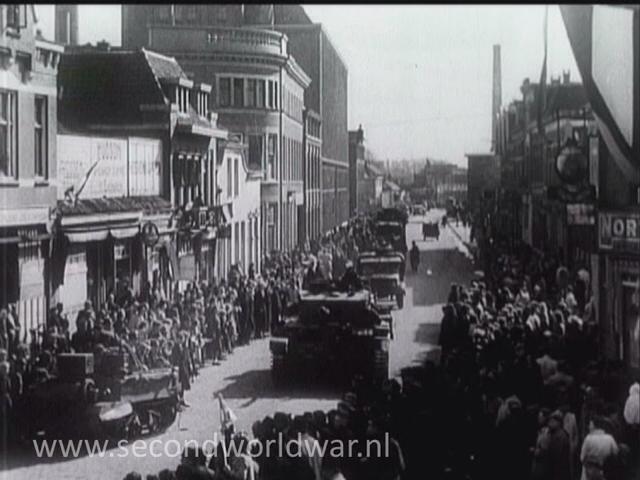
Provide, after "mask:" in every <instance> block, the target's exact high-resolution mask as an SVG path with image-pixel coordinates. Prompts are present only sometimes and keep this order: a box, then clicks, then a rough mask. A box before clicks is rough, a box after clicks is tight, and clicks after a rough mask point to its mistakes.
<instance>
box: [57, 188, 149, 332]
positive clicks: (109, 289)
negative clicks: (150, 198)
mask: <svg viewBox="0 0 640 480" xmlns="http://www.w3.org/2000/svg"><path fill="white" fill-rule="evenodd" d="M103 201H106V200H103ZM76 209H77V207H76ZM68 210H70V209H67V212H66V213H67V214H66V215H64V214H63V216H62V218H61V220H60V227H59V229H58V230H59V231H58V232H57V233H56V237H55V239H54V246H53V248H52V255H51V261H52V269H53V270H52V271H55V272H56V274H55V275H54V276H53V277H52V292H53V293H54V294H55V296H56V297H57V301H60V302H62V303H63V305H64V310H65V312H66V313H67V314H68V315H69V318H70V319H71V320H73V319H75V316H76V314H77V312H78V311H79V310H81V309H82V308H83V305H84V302H85V301H86V300H91V302H92V303H93V306H94V308H95V309H98V308H100V306H101V305H103V304H104V303H105V302H106V300H107V298H108V296H109V294H110V293H113V294H114V295H116V298H122V297H123V296H124V295H126V294H127V290H128V289H132V290H133V291H134V292H135V293H137V292H139V291H140V288H141V287H142V275H141V273H142V268H143V262H142V254H143V252H142V240H141V237H140V235H139V232H140V226H139V225H140V218H141V212H139V211H137V212H135V211H134V212H118V213H106V212H103V213H100V214H93V215H70V214H69V213H70V212H69V211H68ZM70 327H71V329H72V330H74V329H75V322H73V321H71V325H70Z"/></svg>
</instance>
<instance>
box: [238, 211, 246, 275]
mask: <svg viewBox="0 0 640 480" xmlns="http://www.w3.org/2000/svg"><path fill="white" fill-rule="evenodd" d="M246 235H247V227H246V225H245V222H242V223H241V224H240V263H242V268H243V269H244V268H247V265H246V263H247V258H246V255H247V251H246V243H247V242H246Z"/></svg>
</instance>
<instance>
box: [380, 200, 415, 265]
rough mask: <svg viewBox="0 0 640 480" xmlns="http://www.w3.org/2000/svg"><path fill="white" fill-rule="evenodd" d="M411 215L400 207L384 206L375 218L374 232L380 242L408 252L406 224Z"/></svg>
mask: <svg viewBox="0 0 640 480" xmlns="http://www.w3.org/2000/svg"><path fill="white" fill-rule="evenodd" d="M408 219H409V215H408V214H407V212H406V211H404V210H401V209H400V208H383V209H382V210H379V211H378V212H377V213H376V214H375V216H374V219H373V225H374V233H375V235H376V237H377V239H378V240H379V242H380V243H386V244H388V245H390V246H391V247H392V248H393V250H395V251H397V252H400V253H402V254H403V255H406V254H407V251H408V248H407V235H406V226H407V222H408Z"/></svg>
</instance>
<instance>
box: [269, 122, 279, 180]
mask: <svg viewBox="0 0 640 480" xmlns="http://www.w3.org/2000/svg"><path fill="white" fill-rule="evenodd" d="M277 141H278V136H277V135H275V134H273V133H270V134H269V138H268V145H267V178H268V179H270V180H275V179H276V178H277V177H276V143H277Z"/></svg>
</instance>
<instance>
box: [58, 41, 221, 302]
mask: <svg viewBox="0 0 640 480" xmlns="http://www.w3.org/2000/svg"><path fill="white" fill-rule="evenodd" d="M59 78H60V82H59V83H60V90H61V94H60V96H59V118H60V129H59V136H58V148H59V149H60V151H61V152H63V156H64V162H61V163H60V165H59V168H58V173H59V176H60V178H61V182H62V184H63V187H64V189H63V190H62V191H61V192H59V194H58V197H59V200H58V207H57V210H58V218H57V226H58V236H57V240H58V241H57V242H56V248H54V249H53V253H52V260H53V261H54V262H55V263H56V265H57V266H58V268H56V270H55V271H56V272H58V278H57V279H56V280H55V281H54V285H55V288H56V290H57V291H59V292H58V293H59V298H61V299H63V300H66V302H67V303H68V304H69V305H68V307H69V308H70V309H73V308H77V306H78V305H79V304H80V303H81V302H82V301H84V298H89V299H91V300H92V301H93V302H94V304H95V305H97V306H99V305H101V304H102V303H103V302H104V301H105V300H106V298H107V296H108V295H109V294H110V293H113V294H115V295H116V296H118V295H121V294H125V291H126V290H127V289H128V288H132V289H133V290H134V292H140V291H143V290H144V289H146V288H148V287H149V286H151V287H154V288H160V289H161V290H163V292H164V294H165V295H166V296H167V297H169V298H170V297H171V296H172V295H173V293H174V292H173V286H174V285H175V282H178V285H179V286H180V285H184V284H185V283H186V282H191V281H195V280H208V279H211V278H212V276H213V274H214V271H213V268H214V267H213V265H214V260H215V258H214V257H215V251H216V247H215V227H216V226H217V225H218V221H217V218H218V215H217V212H216V209H215V194H216V189H217V186H216V184H215V178H216V163H217V155H218V152H217V151H218V143H219V142H220V141H223V140H224V139H226V136H227V133H226V131H224V130H221V129H219V128H218V127H217V123H216V121H217V117H216V115H215V114H213V113H211V112H210V111H209V104H210V101H209V95H210V92H211V87H210V86H209V85H207V84H198V83H194V82H193V81H191V80H189V79H188V78H187V77H186V75H185V74H184V71H183V70H182V68H181V67H180V65H178V63H177V62H176V60H175V59H173V58H170V57H166V56H164V55H161V54H157V53H155V52H151V51H148V50H145V49H141V50H135V51H131V50H119V49H114V50H111V49H109V48H108V47H106V48H105V49H95V48H84V47H79V48H76V49H72V50H71V51H70V52H69V53H66V54H65V55H64V57H63V59H62V62H61V67H60V75H59ZM67 268H68V269H69V270H68V272H66V273H65V269H67ZM83 278H84V279H86V282H85V284H86V287H85V288H84V289H83V288H82V287H81V285H82V284H83V281H82V279H83ZM83 296H84V298H81V297H83Z"/></svg>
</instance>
